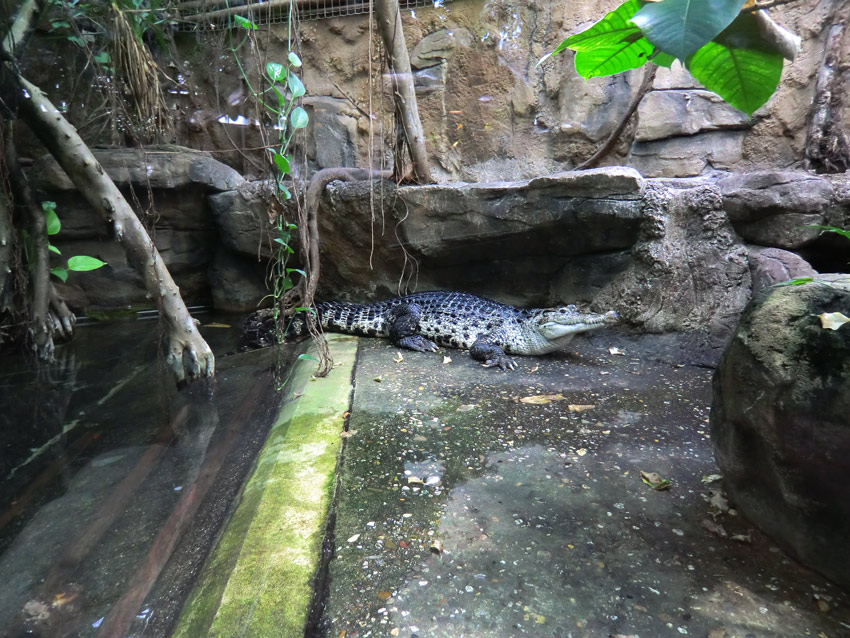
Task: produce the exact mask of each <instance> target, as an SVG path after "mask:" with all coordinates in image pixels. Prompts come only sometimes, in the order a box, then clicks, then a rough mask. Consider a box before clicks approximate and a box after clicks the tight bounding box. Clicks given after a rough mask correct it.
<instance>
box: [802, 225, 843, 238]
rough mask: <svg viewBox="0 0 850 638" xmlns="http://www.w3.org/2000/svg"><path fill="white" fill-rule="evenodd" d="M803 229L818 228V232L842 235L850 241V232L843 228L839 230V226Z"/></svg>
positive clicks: (813, 226) (814, 226)
mask: <svg viewBox="0 0 850 638" xmlns="http://www.w3.org/2000/svg"><path fill="white" fill-rule="evenodd" d="M803 228H817V229H818V230H822V231H824V232H827V233H835V234H836V235H841V236H842V237H846V238H847V239H850V230H844V229H843V228H838V227H837V226H816V225H812V226H803Z"/></svg>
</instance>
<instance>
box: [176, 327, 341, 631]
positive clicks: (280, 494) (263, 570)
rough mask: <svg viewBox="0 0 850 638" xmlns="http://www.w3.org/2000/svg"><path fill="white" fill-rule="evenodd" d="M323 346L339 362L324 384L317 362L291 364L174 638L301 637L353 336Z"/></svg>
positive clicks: (318, 551)
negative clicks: (276, 408) (316, 375)
mask: <svg viewBox="0 0 850 638" xmlns="http://www.w3.org/2000/svg"><path fill="white" fill-rule="evenodd" d="M328 341H329V343H330V345H331V352H332V354H333V357H334V360H335V361H336V362H337V364H338V365H337V366H336V367H335V368H334V370H333V372H332V373H331V374H330V375H329V376H328V377H327V378H325V379H315V380H311V378H310V375H311V374H312V372H313V370H314V367H315V364H314V363H312V362H310V361H301V362H299V363H298V364H297V366H296V369H295V371H294V372H293V375H292V377H291V379H290V383H289V384H288V385H287V388H286V390H285V392H286V393H287V394H286V396H285V398H284V401H283V407H282V409H281V412H280V415H279V417H278V419H277V421H276V423H275V425H274V426H273V428H272V430H271V432H270V434H269V437H268V440H267V441H266V444H265V446H264V447H263V450H262V451H261V452H260V456H259V458H258V460H257V466H256V468H255V470H254V472H253V474H252V476H251V478H250V479H249V480H248V482H247V483H246V485H245V487H244V489H243V492H242V495H241V498H240V502H239V504H238V506H237V508H236V511H235V513H234V515H233V518H232V519H231V521H230V522H229V523H228V525H227V528H226V529H225V531H224V533H223V535H222V538H221V540H220V542H219V545H218V547H217V548H216V549H215V551H214V552H213V554H212V556H211V558H210V560H209V563H208V565H207V567H206V568H205V570H204V572H203V574H202V575H201V578H200V579H199V582H198V584H197V586H196V588H195V591H194V592H193V593H192V595H191V597H190V599H189V601H188V602H187V604H186V607H185V609H184V611H183V615H182V617H181V619H180V622H179V624H178V627H177V630H176V631H175V633H174V635H175V636H178V637H186V638H190V637H191V638H196V637H198V636H221V637H225V636H226V637H229V636H234V635H244V636H252V637H256V638H262V637H264V636H274V637H275V638H287V637H289V636H299V637H300V636H303V634H304V624H305V622H306V619H307V613H308V611H309V609H308V607H309V604H310V600H311V598H312V579H313V576H314V574H315V572H316V568H317V566H318V563H319V560H320V556H321V543H322V536H323V534H324V529H325V518H326V516H327V512H328V508H329V506H330V502H331V496H332V491H333V487H334V481H335V469H336V464H337V456H338V453H339V449H340V445H341V439H340V436H339V435H340V431H341V429H342V422H343V414H344V413H345V412H346V411H347V410H348V407H349V402H350V395H351V373H352V369H353V366H354V355H355V352H356V348H357V342H356V340H355V339H351V338H350V337H349V338H346V337H337V336H336V335H329V338H328ZM339 364H341V365H339Z"/></svg>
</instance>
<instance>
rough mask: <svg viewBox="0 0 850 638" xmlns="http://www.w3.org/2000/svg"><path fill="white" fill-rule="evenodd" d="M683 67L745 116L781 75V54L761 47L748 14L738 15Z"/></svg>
mask: <svg viewBox="0 0 850 638" xmlns="http://www.w3.org/2000/svg"><path fill="white" fill-rule="evenodd" d="M686 66H687V69H688V71H690V73H691V75H693V76H694V77H695V78H696V79H697V80H698V81H699V82H700V83H701V84H702V85H703V86H704V87H705V88H707V89H708V90H709V91H714V92H715V93H717V95H719V96H720V97H722V98H723V99H724V100H726V101H727V102H728V103H729V104H731V105H732V106H734V107H735V108H737V109H740V110H742V111H744V113H748V114H749V115H752V114H753V112H754V111H755V110H756V109H757V108H759V107H760V106H761V105H762V104H764V103H765V102H767V100H768V99H770V96H771V95H773V92H774V91H776V87H778V86H779V79H780V78H781V76H782V56H781V55H780V54H779V53H777V52H775V51H773V50H770V49H769V48H767V47H765V46H764V44H763V42H762V39H761V34H760V33H759V29H758V23H757V21H756V18H755V16H752V15H749V14H741V15H740V16H738V17H737V18H736V19H735V21H734V22H733V23H732V24H731V25H730V26H729V28H727V29H726V30H725V31H723V33H721V34H720V35H718V36H717V37H716V38H715V39H714V40H713V41H711V42H709V43H708V44H706V45H705V46H703V47H702V48H700V49H699V50H698V51H697V52H696V53H694V54H693V55H692V56H690V57H689V58H688V59H687V61H686Z"/></svg>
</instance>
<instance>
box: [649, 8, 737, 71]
mask: <svg viewBox="0 0 850 638" xmlns="http://www.w3.org/2000/svg"><path fill="white" fill-rule="evenodd" d="M743 6H744V0H664V1H663V2H652V3H649V4H647V5H646V6H644V7H642V8H641V9H640V10H639V11H638V12H637V13H635V15H634V16H633V17H632V24H634V25H635V26H636V27H638V28H639V29H640V30H641V31H642V32H643V34H644V35H645V36H646V37H647V39H648V40H649V41H650V42H652V44H654V45H655V46H656V47H658V48H659V49H661V50H662V51H664V52H665V53H670V54H671V55H674V56H675V57H677V58H679V59H680V60H684V59H686V58H687V57H688V56H689V55H691V54H692V53H695V52H696V51H697V50H698V49H700V48H701V47H703V46H704V45H705V44H707V43H708V42H710V41H711V40H712V39H714V37H715V36H717V35H718V34H719V33H720V32H721V31H723V29H725V28H726V27H728V26H729V25H730V24H731V23H732V21H733V20H734V19H735V18H736V16H737V15H738V14H739V13H740V11H741V7H743Z"/></svg>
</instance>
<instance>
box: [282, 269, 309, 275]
mask: <svg viewBox="0 0 850 638" xmlns="http://www.w3.org/2000/svg"><path fill="white" fill-rule="evenodd" d="M294 272H297V273H298V274H299V275H301V276H302V277H306V276H307V273H306V272H304V271H303V270H301V269H300V268H287V269H286V274H287V275H291V274H292V273H294Z"/></svg>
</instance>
